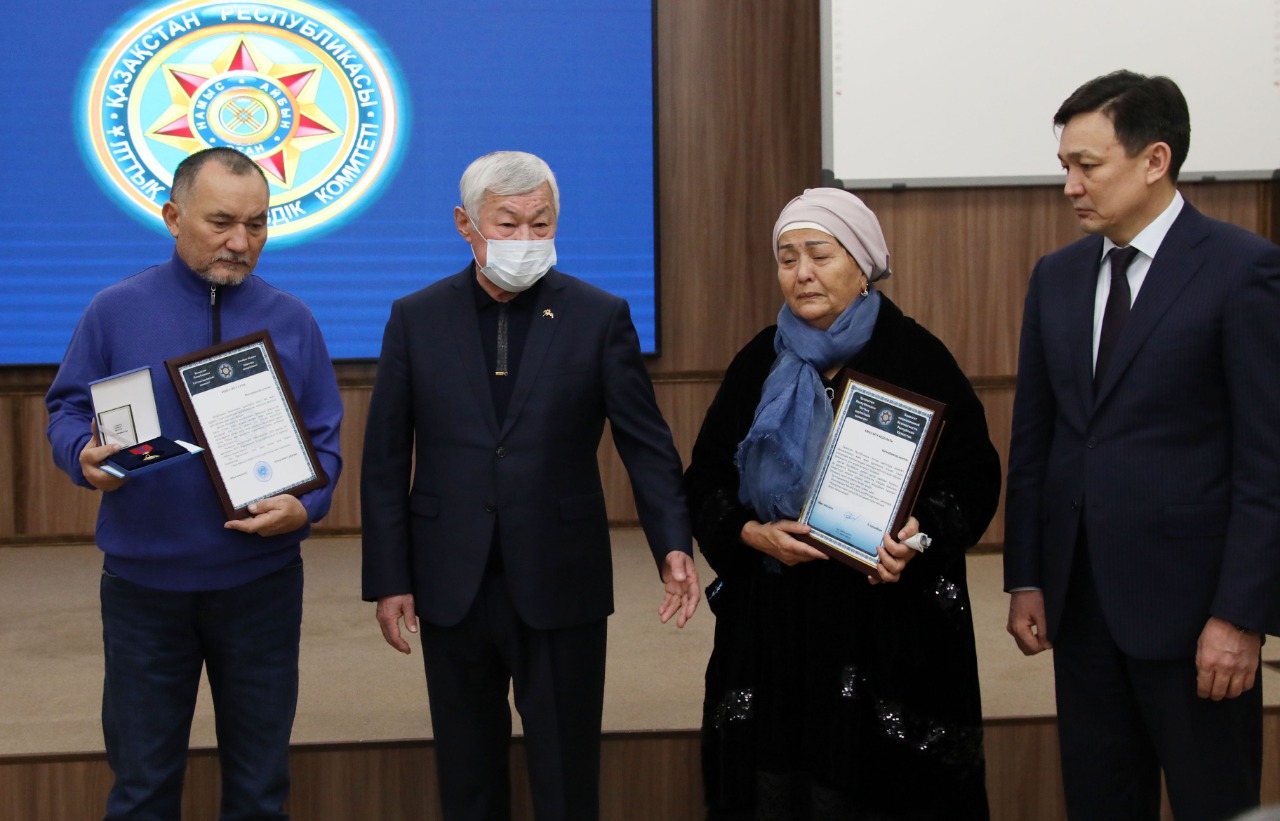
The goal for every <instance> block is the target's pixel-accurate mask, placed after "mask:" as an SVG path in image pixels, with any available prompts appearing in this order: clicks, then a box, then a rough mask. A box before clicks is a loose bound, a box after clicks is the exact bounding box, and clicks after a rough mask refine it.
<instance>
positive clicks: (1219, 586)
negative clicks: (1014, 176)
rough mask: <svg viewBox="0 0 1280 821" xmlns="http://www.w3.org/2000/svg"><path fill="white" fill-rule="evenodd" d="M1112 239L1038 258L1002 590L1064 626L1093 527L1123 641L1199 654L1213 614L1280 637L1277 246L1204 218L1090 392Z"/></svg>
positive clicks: (1188, 229)
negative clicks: (1081, 546) (1076, 560)
mask: <svg viewBox="0 0 1280 821" xmlns="http://www.w3.org/2000/svg"><path fill="white" fill-rule="evenodd" d="M1101 254H1102V238H1101V237H1099V236H1092V237H1087V238H1085V239H1082V240H1080V241H1078V242H1076V243H1074V244H1072V245H1069V246H1067V247H1066V248H1063V249H1061V250H1059V251H1057V252H1055V253H1053V254H1050V255H1048V256H1046V257H1044V258H1042V259H1041V260H1040V262H1039V263H1038V264H1037V265H1036V268H1035V271H1034V273H1033V274H1032V277H1031V284H1030V288H1029V291H1028V293H1027V299H1026V309H1025V314H1024V317H1023V326H1022V339H1021V345H1020V349H1019V356H1018V384H1017V394H1016V398H1015V400H1014V415H1013V440H1012V446H1011V450H1010V456H1009V482H1008V498H1007V502H1006V524H1005V552H1004V558H1005V587H1006V589H1014V588H1019V587H1039V588H1041V589H1042V590H1043V591H1044V595H1045V603H1046V617H1047V621H1048V636H1049V638H1050V640H1052V639H1053V637H1054V636H1055V634H1056V631H1057V627H1058V625H1059V624H1060V623H1061V618H1062V611H1063V606H1064V601H1065V595H1066V587H1067V580H1068V578H1069V576H1070V572H1071V564H1072V558H1073V553H1074V550H1075V545H1076V539H1077V535H1078V529H1079V528H1080V527H1082V526H1083V527H1085V528H1086V532H1087V534H1088V544H1089V557H1090V560H1091V563H1092V570H1093V576H1094V579H1095V581H1096V585H1097V590H1098V597H1099V600H1100V602H1101V604H1102V609H1103V612H1104V614H1105V615H1106V618H1107V623H1108V625H1109V626H1110V628H1111V632H1112V634H1113V636H1114V638H1115V640H1116V642H1117V644H1118V645H1119V647H1120V648H1121V649H1122V650H1124V651H1125V652H1126V653H1128V654H1130V655H1132V656H1135V657H1139V658H1177V657H1185V656H1189V655H1194V653H1195V646H1196V640H1197V638H1198V636H1199V634H1200V631H1201V630H1202V629H1203V627H1204V624H1205V621H1206V620H1207V619H1208V618H1209V616H1211V615H1214V616H1218V617H1220V618H1223V619H1227V620H1229V621H1232V622H1235V623H1237V624H1240V625H1243V626H1247V627H1250V628H1254V629H1259V630H1265V631H1267V632H1272V633H1274V632H1277V630H1278V629H1280V379H1277V373H1276V372H1277V368H1278V367H1280V248H1277V247H1276V246H1275V245H1273V244H1271V243H1270V242H1267V241H1266V240H1263V239H1261V238H1259V237H1257V236H1255V235H1253V234H1251V233H1249V232H1247V231H1244V230H1242V229H1240V228H1237V227H1235V226H1232V225H1228V224H1226V223H1223V222H1219V221H1217V220H1212V219H1209V218H1207V217H1205V216H1204V215H1202V214H1200V213H1199V212H1198V211H1196V210H1195V209H1194V208H1192V207H1191V205H1190V204H1189V203H1185V204H1184V205H1183V209H1182V211H1181V213H1180V214H1179V215H1178V217H1177V219H1176V220H1175V221H1174V223H1173V225H1172V226H1171V228H1170V230H1169V232H1168V234H1167V235H1166V237H1165V239H1164V242H1163V244H1162V245H1161V246H1160V248H1159V250H1158V251H1157V252H1156V256H1155V259H1154V260H1153V261H1152V264H1151V268H1150V271H1149V273H1148V274H1147V277H1146V280H1145V281H1144V283H1143V285H1142V288H1141V290H1140V291H1139V292H1138V296H1137V298H1136V300H1135V301H1134V305H1133V310H1132V312H1131V314H1130V316H1129V320H1128V322H1127V323H1126V324H1125V327H1124V332H1123V334H1122V336H1121V338H1120V340H1119V342H1118V344H1117V347H1116V349H1115V353H1114V355H1113V358H1112V360H1111V364H1110V365H1109V367H1108V370H1107V373H1106V376H1105V379H1104V381H1103V382H1102V384H1101V385H1100V386H1099V388H1098V390H1097V391H1096V394H1095V391H1094V387H1093V365H1092V350H1093V346H1092V328H1093V311H1094V292H1095V285H1096V282H1097V272H1098V266H1099V262H1100V259H1101Z"/></svg>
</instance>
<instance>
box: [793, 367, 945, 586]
mask: <svg viewBox="0 0 1280 821" xmlns="http://www.w3.org/2000/svg"><path fill="white" fill-rule="evenodd" d="M841 380H842V381H843V382H844V387H843V392H842V394H841V396H840V401H839V404H838V405H837V408H836V416H835V422H834V424H833V425H832V427H831V433H830V434H829V435H828V436H827V443H826V446H825V448H824V449H823V452H822V459H821V461H820V462H819V463H818V470H817V472H816V474H815V476H814V479H813V485H812V488H811V489H810V491H809V495H808V497H807V498H806V500H805V504H804V509H803V510H802V511H801V513H800V522H801V523H803V524H807V525H809V527H810V531H809V533H808V535H807V536H804V537H802V539H803V541H805V542H807V543H809V544H811V545H813V546H814V547H816V548H818V549H819V550H821V551H822V552H824V553H826V554H827V555H829V556H831V557H832V558H834V559H839V560H840V561H842V562H845V563H846V564H848V565H850V566H852V567H855V568H857V569H859V570H862V571H863V572H867V573H870V572H872V571H874V569H875V568H876V567H877V566H878V565H879V564H880V557H879V555H878V553H877V548H878V547H879V545H880V544H881V542H882V541H883V539H884V534H885V533H886V532H889V533H890V534H896V533H897V532H898V531H899V530H900V529H901V528H902V526H903V525H904V524H906V521H907V519H908V518H910V516H911V509H912V507H913V506H914V505H915V500H916V496H917V495H918V494H919V492H920V485H921V483H922V482H923V481H924V475H925V471H926V470H927V469H928V467H929V460H930V458H932V456H933V450H934V447H936V445H937V442H938V436H939V434H940V433H941V431H942V417H943V413H944V412H945V410H946V406H945V405H943V404H942V403H941V402H936V401H934V400H933V399H929V398H928V397H925V396H921V395H919V394H917V393H912V392H911V391H908V390H905V389H903V388H899V387H896V386H894V385H890V384H888V383H886V382H882V381H880V380H878V379H873V378H871V377H869V376H865V375H863V374H860V373H857V372H856V371H852V370H847V369H846V370H845V371H843V372H842V373H841ZM895 538H896V536H895Z"/></svg>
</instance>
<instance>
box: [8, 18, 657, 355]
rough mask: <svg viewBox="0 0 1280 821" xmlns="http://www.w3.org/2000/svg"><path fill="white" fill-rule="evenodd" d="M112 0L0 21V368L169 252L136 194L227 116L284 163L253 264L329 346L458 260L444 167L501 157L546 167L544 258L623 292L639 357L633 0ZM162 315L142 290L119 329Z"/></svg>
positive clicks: (454, 172)
mask: <svg viewBox="0 0 1280 821" xmlns="http://www.w3.org/2000/svg"><path fill="white" fill-rule="evenodd" d="M124 8H126V7H124V6H122V5H119V4H115V3H89V2H76V1H75V0H42V2H38V3H23V4H19V5H17V6H16V7H14V8H11V9H9V10H8V11H7V13H6V18H7V19H6V21H5V26H4V27H3V31H0V43H3V45H4V53H6V54H9V55H10V56H11V59H12V60H13V62H12V63H11V66H10V69H9V71H7V72H6V73H5V74H4V76H3V77H2V78H0V112H3V115H4V121H5V123H6V125H5V127H4V128H3V129H0V134H2V136H0V141H2V142H0V144H2V145H3V156H4V157H5V160H6V170H5V177H6V184H5V191H6V196H5V197H4V198H3V201H0V266H2V267H3V270H2V271H0V363H3V364H22V363H54V362H57V361H59V360H60V359H61V357H62V353H63V351H64V349H65V346H66V342H67V340H68V338H69V337H70V334H71V331H72V329H73V327H74V325H75V322H76V320H77V319H78V317H79V315H80V313H81V311H82V310H83V309H84V306H85V305H86V304H87V302H88V301H89V299H90V298H91V297H92V295H93V294H94V293H95V292H96V291H97V290H99V289H101V288H102V287H104V286H106V285H108V284H110V283H112V282H115V281H117V280H119V279H121V278H123V277H125V276H127V275H129V274H131V273H134V272H136V271H138V270H140V269H142V268H144V267H146V266H148V265H150V264H153V263H155V262H158V261H160V260H161V259H163V258H165V257H167V256H168V254H169V253H170V251H171V248H172V240H171V239H170V238H169V236H168V234H167V232H165V231H164V228H163V224H162V223H161V222H160V220H159V219H158V218H156V217H155V216H153V215H152V214H149V213H147V209H148V203H147V199H146V198H147V197H148V196H149V197H151V198H152V199H154V200H155V206H156V208H158V205H159V203H161V202H163V200H164V199H165V198H167V184H168V181H169V180H168V178H167V177H166V176H165V173H164V172H165V171H166V170H167V173H168V174H171V173H172V166H173V165H174V164H175V163H176V159H177V158H180V157H181V156H183V155H184V154H185V153H187V151H188V149H189V147H191V146H195V147H199V145H197V141H199V142H200V144H209V143H210V142H214V141H217V140H218V139H223V141H226V138H227V137H228V135H230V137H231V138H235V136H236V134H237V133H239V132H237V131H236V129H237V128H239V129H241V130H242V131H245V132H246V133H247V132H253V133H255V134H257V135H258V137H255V138H254V139H258V138H261V140H262V142H261V144H260V145H258V146H257V148H256V149H254V150H258V151H261V152H266V153H268V154H270V152H272V151H274V152H275V153H274V154H272V155H271V156H272V157H274V160H275V165H274V166H272V168H273V169H274V171H275V172H276V174H277V175H279V176H280V177H281V179H276V177H272V179H273V186H272V195H273V196H272V203H273V206H276V212H275V214H276V216H277V219H275V220H273V225H272V237H273V239H272V240H269V241H268V243H267V249H266V251H265V252H264V254H263V256H262V259H261V261H260V262H259V265H258V270H257V273H258V274H259V275H261V276H262V277H263V278H264V279H266V280H268V281H269V282H271V283H273V284H275V285H278V286H279V287H281V288H284V289H285V290H287V291H290V292H292V293H295V294H297V295H298V296H300V297H301V298H302V299H303V300H304V301H305V302H306V303H307V304H308V305H310V306H311V309H312V310H313V311H314V312H315V314H316V317H317V319H318V320H319V322H320V324H321V327H322V328H323V330H324V333H325V337H326V339H327V341H328V343H329V347H330V352H331V353H332V355H333V356H334V358H337V359H348V358H368V357H376V356H377V354H378V348H379V344H380V341H381V336H382V328H383V325H384V323H385V321H386V318H387V315H388V311H389V308H390V303H391V301H392V300H393V299H395V298H396V297H399V296H402V295H404V294H407V293H410V292H412V291H414V290H417V289H418V288H421V287H423V286H424V285H427V284H429V283H430V282H433V281H435V280H437V279H440V278H441V277H444V276H447V275H449V274H452V273H454V272H456V271H458V270H460V269H461V268H462V267H463V266H465V265H466V264H467V263H468V261H469V260H470V250H469V248H468V247H467V246H466V244H465V243H464V242H463V241H462V240H461V238H459V237H458V235H457V233H456V231H455V229H454V226H453V217H452V209H453V207H454V206H455V205H456V204H458V189H457V181H458V178H459V176H460V175H461V173H462V171H463V170H464V169H465V167H466V166H467V164H468V163H469V162H470V161H471V160H472V159H474V158H475V157H477V156H479V155H481V154H484V153H487V152H489V151H494V150H499V149H519V150H524V151H531V152H533V153H536V154H538V155H540V156H542V157H543V158H544V159H546V160H547V162H548V163H550V165H551V167H552V169H553V170H554V171H555V172H556V176H557V178H558V180H559V183H560V189H561V218H560V223H559V228H558V230H557V237H556V245H557V250H558V252H559V257H560V262H559V265H558V266H557V267H559V268H560V269H561V270H564V271H565V272H567V273H570V274H573V275H575V276H579V277H581V278H583V279H586V280H588V281H590V282H593V283H595V284H597V285H599V286H600V287H602V288H605V289H606V290H609V291H612V292H614V293H616V294H619V295H621V296H623V297H625V298H626V299H627V300H628V301H629V302H630V303H631V308H632V313H633V316H634V318H635V322H636V327H637V329H638V331H639V332H640V338H641V345H642V347H643V348H644V349H645V350H646V351H648V352H652V351H654V350H655V348H656V330H655V325H656V320H657V317H656V313H655V311H656V309H655V300H656V287H655V243H654V225H655V218H654V145H653V134H654V129H653V86H652V81H653V66H652V53H653V50H652V8H651V2H650V0H592V2H572V1H571V0H541V2H538V3H537V4H531V3H525V2H520V0H506V1H505V2H496V1H495V2H483V1H481V2H467V3H442V2H421V1H420V0H414V1H413V2H408V1H407V0H363V1H362V2H355V0H350V2H348V3H346V4H345V5H335V4H331V3H327V2H322V1H321V0H307V2H305V3H304V2H301V1H300V0H278V2H271V3H221V4H215V3H201V2H194V0H175V2H169V3H142V4H138V5H136V6H133V7H131V8H130V9H129V10H127V11H124V12H123V13H122V9H124ZM198 38H204V39H203V40H200V39H198ZM237 43H239V44H240V46H239V47H237V46H236V44H237ZM246 43H247V45H246ZM379 65H380V66H381V67H382V68H383V69H384V70H385V76H379V75H378V72H377V71H376V68H377V67H378V66H379ZM237 77H239V78H241V79H240V80H239V82H240V83H241V84H242V85H243V88H240V89H238V90H234V89H233V90H232V91H227V90H226V89H225V87H224V85H225V83H226V81H228V80H234V79H235V78H237ZM308 78H310V79H308ZM166 83H168V85H166ZM273 95H274V96H273ZM273 99H274V100H275V101H276V102H279V101H283V103H280V104H279V105H276V104H275V103H274V102H273ZM344 101H345V103H346V104H347V109H345V110H344V108H343V105H344ZM166 107H168V109H166ZM352 112H354V113H352ZM206 114H208V116H209V123H210V124H211V125H213V126H215V127H214V128H212V130H210V129H205V125H206V124H205V122H204V119H203V118H204V117H205V115H206ZM188 115H190V116H189V117H188ZM348 115H350V116H351V117H352V120H351V121H343V120H342V119H341V118H342V117H345V116H348ZM218 117H221V122H220V123H216V122H214V120H215V119H217V118H218ZM237 117H242V118H243V119H241V120H237V119H236V118H237ZM259 117H261V118H263V119H261V120H259V119H258V118H259ZM355 118H361V119H359V120H358V121H357V120H356V119H355ZM364 118H368V119H364ZM357 122H358V123H375V124H376V125H375V126H374V127H373V128H372V129H370V130H369V131H368V133H367V134H366V133H365V132H363V131H360V130H359V129H358V128H357V127H356V123H357ZM392 125H394V128H391V126H392ZM201 129H205V130H203V131H202V130H201ZM299 129H300V130H299ZM308 129H309V130H308ZM393 132H394V133H393ZM264 135H265V136H264ZM272 135H274V136H272ZM308 135H310V141H308V140H306V139H302V138H303V137H307V136H308ZM317 135H318V136H317ZM343 135H346V136H343ZM370 135H373V136H370ZM246 139H247V138H246ZM281 139H283V140H285V141H286V142H288V141H289V140H291V139H292V140H295V142H294V144H293V145H294V146H295V147H297V146H304V145H305V147H304V148H302V150H300V151H299V150H294V153H293V157H294V159H295V163H294V167H289V165H288V163H287V161H286V160H285V159H283V158H285V157H286V156H288V153H287V151H279V150H277V149H276V148H272V146H273V145H276V144H277V143H278V142H279V141H280V140H281ZM271 140H275V141H276V143H272V142H271ZM312 143H314V144H315V145H312ZM247 153H248V152H247ZM375 155H376V156H375ZM299 158H300V159H299ZM148 160H149V163H150V166H151V167H150V168H148V167H147V166H148ZM326 163H327V165H326ZM304 177H305V178H306V179H303V178H304ZM357 178H358V179H359V180H360V182H358V183H357V182H356V180H357ZM326 180H327V181H328V187H327V189H326V187H325V181H326ZM313 183H314V185H315V186H316V187H317V188H318V190H319V193H318V194H317V193H315V192H311V191H308V190H307V186H308V185H309V184H313ZM360 187H363V189H364V190H363V191H361V192H359V195H358V196H356V195H355V193H351V195H350V196H347V194H348V192H347V191H346V189H348V188H350V189H352V192H354V191H355V189H357V188H360ZM326 191H327V193H326ZM338 193H342V194H343V195H344V196H346V199H344V200H342V202H341V206H340V207H339V206H336V205H334V204H333V203H334V201H336V200H337V199H339V198H338V197H336V195H337V194H338ZM290 197H296V198H297V199H296V202H298V203H302V204H303V205H302V207H299V208H296V209H295V208H294V206H290V205H288V203H289V202H290V201H291V200H290ZM291 209H293V210H291ZM325 209H329V210H328V211H326V210H325ZM153 210H154V209H153ZM304 211H305V212H307V213H308V214H309V215H311V216H310V217H309V218H311V219H315V220H319V221H318V222H317V223H316V224H315V225H314V226H310V227H307V228H305V230H303V229H300V228H298V226H299V225H300V224H301V223H300V222H298V221H296V220H294V221H293V222H291V220H292V219H294V218H295V217H297V215H298V214H300V213H302V212H304ZM329 211H332V212H333V213H335V214H336V216H333V217H331V218H325V219H323V220H320V219H319V217H315V214H316V213H317V212H324V213H329ZM163 310H164V306H162V305H151V306H139V311H140V316H139V321H143V322H145V321H146V315H147V314H148V313H150V312H154V311H163Z"/></svg>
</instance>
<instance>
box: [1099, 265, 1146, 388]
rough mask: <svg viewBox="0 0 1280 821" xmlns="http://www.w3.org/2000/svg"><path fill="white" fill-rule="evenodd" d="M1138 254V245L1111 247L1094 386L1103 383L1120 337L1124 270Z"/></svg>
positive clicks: (1125, 310)
mask: <svg viewBox="0 0 1280 821" xmlns="http://www.w3.org/2000/svg"><path fill="white" fill-rule="evenodd" d="M1137 255H1138V249H1137V248H1134V247H1132V246H1126V247H1124V248H1118V247H1117V248H1112V249H1111V251H1110V252H1109V253H1108V256H1110V257H1111V291H1110V293H1108V294H1107V305H1106V308H1104V309H1103V311H1102V333H1101V334H1100V335H1099V336H1098V361H1097V364H1096V365H1094V367H1093V386H1094V388H1095V389H1096V388H1097V387H1098V386H1099V385H1101V384H1102V377H1103V376H1104V375H1105V374H1106V372H1107V364H1108V363H1109V362H1110V361H1111V354H1112V353H1113V352H1114V351H1115V349H1116V342H1118V341H1119V340H1120V332H1121V331H1122V330H1124V322H1125V320H1126V319H1128V318H1129V302H1130V298H1129V278H1128V277H1126V276H1125V272H1126V271H1128V270H1129V263H1131V262H1133V258H1134V257H1136V256H1137Z"/></svg>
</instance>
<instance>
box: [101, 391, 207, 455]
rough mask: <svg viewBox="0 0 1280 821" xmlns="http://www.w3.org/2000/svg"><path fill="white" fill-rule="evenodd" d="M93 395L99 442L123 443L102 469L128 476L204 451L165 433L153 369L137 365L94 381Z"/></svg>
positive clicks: (107, 443) (104, 443) (105, 443)
mask: <svg viewBox="0 0 1280 821" xmlns="http://www.w3.org/2000/svg"><path fill="white" fill-rule="evenodd" d="M89 395H90V396H91V397H92V399H93V416H94V419H96V420H97V423H98V442H99V443H100V444H103V445H110V444H116V445H120V446H121V449H120V450H119V451H118V452H117V453H114V454H112V455H111V456H109V457H107V460H106V461H105V462H103V463H102V465H101V468H102V470H104V471H106V472H107V473H110V474H111V475H112V476H116V477H119V478H121V479H124V478H128V477H129V476H131V475H133V474H135V473H137V472H139V471H142V470H147V469H149V468H153V467H159V466H161V465H171V464H173V463H175V462H178V461H181V460H182V459H184V458H186V457H188V456H192V455H194V454H197V453H200V452H201V451H202V450H204V448H201V447H199V446H198V445H193V444H190V443H189V442H183V441H182V440H180V439H169V438H167V437H165V436H164V435H163V434H162V433H161V431H160V415H159V414H158V413H157V412H156V395H155V391H154V389H153V387H152V385H151V369H150V368H137V369H135V370H132V371H125V372H124V373H119V374H116V375H115V376H108V377H107V378H105V379H99V380H97V381H95V382H90V383H89Z"/></svg>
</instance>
